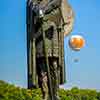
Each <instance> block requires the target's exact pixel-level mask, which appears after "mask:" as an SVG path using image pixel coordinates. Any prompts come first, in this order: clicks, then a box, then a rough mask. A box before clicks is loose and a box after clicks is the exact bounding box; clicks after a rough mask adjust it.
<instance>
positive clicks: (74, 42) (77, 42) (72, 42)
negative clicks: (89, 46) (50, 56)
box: [69, 35, 85, 51]
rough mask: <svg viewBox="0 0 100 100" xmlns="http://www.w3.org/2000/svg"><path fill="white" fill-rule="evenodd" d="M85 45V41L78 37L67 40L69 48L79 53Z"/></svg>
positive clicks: (74, 36)
mask: <svg viewBox="0 0 100 100" xmlns="http://www.w3.org/2000/svg"><path fill="white" fill-rule="evenodd" d="M84 45H85V40H84V38H83V37H82V36H80V35H73V36H71V38H70V39H69V46H70V48H71V49H72V50H74V51H79V50H80V49H81V48H83V47H84Z"/></svg>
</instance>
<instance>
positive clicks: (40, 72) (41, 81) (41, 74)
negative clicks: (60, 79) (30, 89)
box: [37, 58, 49, 100]
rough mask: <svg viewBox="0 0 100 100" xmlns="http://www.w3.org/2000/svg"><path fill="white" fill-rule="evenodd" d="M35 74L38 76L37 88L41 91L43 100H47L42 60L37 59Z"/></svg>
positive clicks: (46, 86) (46, 82)
mask: <svg viewBox="0 0 100 100" xmlns="http://www.w3.org/2000/svg"><path fill="white" fill-rule="evenodd" d="M37 72H38V75H39V86H40V88H41V90H42V94H43V100H48V94H49V93H48V78H47V71H46V68H45V62H44V58H38V59H37Z"/></svg>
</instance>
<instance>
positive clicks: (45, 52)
mask: <svg viewBox="0 0 100 100" xmlns="http://www.w3.org/2000/svg"><path fill="white" fill-rule="evenodd" d="M65 1H66V0H28V1H27V60H28V88H32V87H41V90H42V93H43V100H59V96H58V88H59V85H60V84H63V83H65V65H64V33H66V34H68V33H69V32H70V31H71V30H72V24H73V12H72V10H71V8H70V6H69V5H68V4H67V2H66V3H65ZM64 5H65V6H64ZM62 6H64V7H62ZM69 9H70V10H69ZM67 17H68V18H69V19H71V20H69V19H68V20H69V21H68V20H67ZM68 28H69V29H68Z"/></svg>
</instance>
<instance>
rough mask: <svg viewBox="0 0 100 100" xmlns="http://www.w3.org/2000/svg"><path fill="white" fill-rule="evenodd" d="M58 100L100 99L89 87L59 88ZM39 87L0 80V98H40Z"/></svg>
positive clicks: (3, 99)
mask: <svg viewBox="0 0 100 100" xmlns="http://www.w3.org/2000/svg"><path fill="white" fill-rule="evenodd" d="M59 97H60V100H100V92H97V91H96V90H90V89H78V88H77V87H73V88H72V89H71V90H64V89H59ZM41 99H42V93H41V89H32V90H30V89H24V88H20V87H15V86H14V85H10V84H8V83H6V82H4V81H0V100H41Z"/></svg>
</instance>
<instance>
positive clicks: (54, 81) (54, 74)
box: [50, 58, 59, 100]
mask: <svg viewBox="0 0 100 100" xmlns="http://www.w3.org/2000/svg"><path fill="white" fill-rule="evenodd" d="M57 62H58V59H57V58H51V60H50V63H51V64H50V65H51V66H50V73H51V80H52V86H53V94H54V98H55V100H59V96H58V89H59V82H58V64H57Z"/></svg>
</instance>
